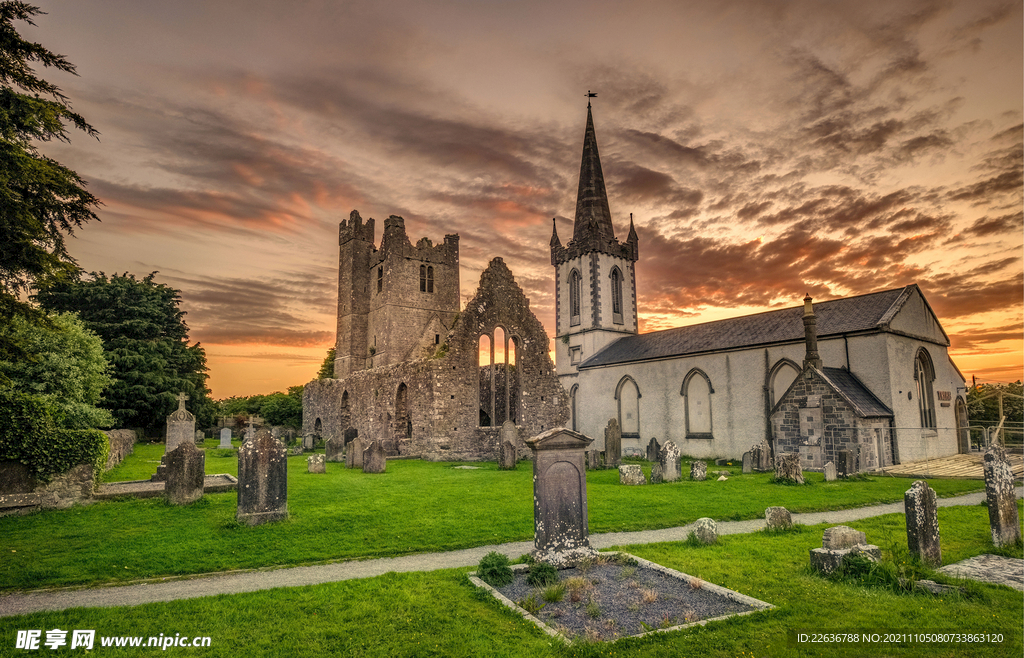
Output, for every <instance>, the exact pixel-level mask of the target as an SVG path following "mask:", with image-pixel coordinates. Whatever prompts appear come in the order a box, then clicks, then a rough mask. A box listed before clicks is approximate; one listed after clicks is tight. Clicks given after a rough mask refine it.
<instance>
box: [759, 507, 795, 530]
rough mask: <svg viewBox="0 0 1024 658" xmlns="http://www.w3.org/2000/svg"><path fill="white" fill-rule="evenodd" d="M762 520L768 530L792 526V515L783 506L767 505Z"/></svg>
mask: <svg viewBox="0 0 1024 658" xmlns="http://www.w3.org/2000/svg"><path fill="white" fill-rule="evenodd" d="M764 521H765V526H766V527H767V528H768V529H769V530H789V529H790V528H792V527H793V515H792V514H790V513H789V510H788V509H786V508H785V507H769V508H768V509H766V510H765V511H764Z"/></svg>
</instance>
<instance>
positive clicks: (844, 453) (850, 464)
mask: <svg viewBox="0 0 1024 658" xmlns="http://www.w3.org/2000/svg"><path fill="white" fill-rule="evenodd" d="M838 456H839V463H838V464H836V475H838V476H839V477H841V478H848V477H850V476H851V475H855V474H856V473H857V455H855V454H853V451H852V450H840V451H839V455H838Z"/></svg>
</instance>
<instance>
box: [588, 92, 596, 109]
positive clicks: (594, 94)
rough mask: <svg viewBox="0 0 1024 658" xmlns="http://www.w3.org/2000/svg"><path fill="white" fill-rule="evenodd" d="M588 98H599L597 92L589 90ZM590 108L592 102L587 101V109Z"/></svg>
mask: <svg viewBox="0 0 1024 658" xmlns="http://www.w3.org/2000/svg"><path fill="white" fill-rule="evenodd" d="M587 98H597V92H594V91H590V90H589V89H588V90H587ZM589 107H590V101H589V100H588V101H587V108H589Z"/></svg>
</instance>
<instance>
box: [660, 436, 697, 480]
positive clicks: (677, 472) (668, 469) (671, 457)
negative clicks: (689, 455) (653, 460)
mask: <svg viewBox="0 0 1024 658" xmlns="http://www.w3.org/2000/svg"><path fill="white" fill-rule="evenodd" d="M659 457H660V458H659V460H658V461H659V462H660V463H661V473H662V477H663V478H664V479H665V482H678V481H679V480H682V479H683V471H682V464H681V463H680V461H679V459H680V455H679V447H678V446H677V445H676V444H675V441H666V442H665V446H664V447H663V448H662V449H661V455H660V456H659ZM701 463H702V464H703V463H704V462H701Z"/></svg>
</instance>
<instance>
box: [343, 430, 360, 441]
mask: <svg viewBox="0 0 1024 658" xmlns="http://www.w3.org/2000/svg"><path fill="white" fill-rule="evenodd" d="M357 436H359V430H357V429H356V428H354V427H350V428H348V429H347V430H345V445H348V444H350V443H352V441H353V439H355V438H356V437H357Z"/></svg>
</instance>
